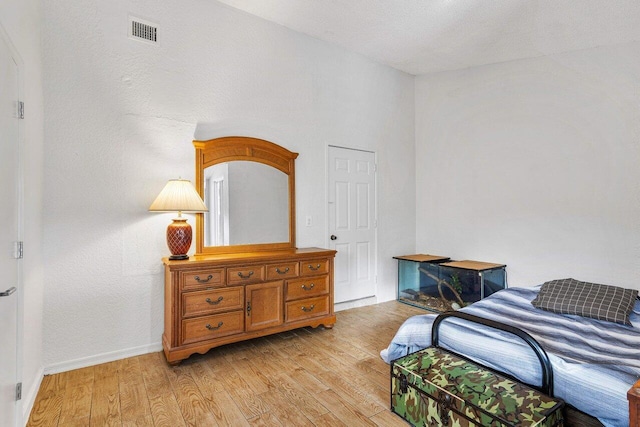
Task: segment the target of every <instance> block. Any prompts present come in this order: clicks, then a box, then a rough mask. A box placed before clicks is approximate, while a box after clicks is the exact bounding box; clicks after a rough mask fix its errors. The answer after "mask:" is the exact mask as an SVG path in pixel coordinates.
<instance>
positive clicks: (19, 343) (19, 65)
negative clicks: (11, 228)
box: [0, 21, 27, 426]
mask: <svg viewBox="0 0 640 427" xmlns="http://www.w3.org/2000/svg"><path fill="white" fill-rule="evenodd" d="M0 38H2V40H3V41H4V43H5V44H6V46H7V48H8V49H9V53H10V54H11V59H13V61H15V64H16V72H17V74H18V75H17V78H18V99H16V100H15V101H22V102H24V101H25V99H24V96H25V95H24V94H25V89H24V76H23V73H24V61H23V60H22V57H21V56H20V53H19V52H18V49H16V47H15V45H14V44H13V41H12V40H11V37H10V36H9V33H8V32H7V31H6V30H5V28H4V25H3V24H2V22H1V21H0ZM24 122H25V120H24V119H18V167H17V173H18V176H17V178H16V180H17V184H18V188H17V193H18V194H17V198H18V200H17V202H18V230H17V239H18V241H24V158H25V153H24V150H25V148H24V147H25V128H24V126H25V125H24ZM17 262H18V283H17V284H16V286H17V288H18V292H17V297H16V298H17V299H18V301H17V313H16V316H17V319H16V321H17V324H16V382H17V383H20V382H23V379H24V378H23V372H22V371H23V365H24V271H23V261H22V259H19V260H18V261H17ZM23 386H24V384H23ZM23 408H24V404H23V401H22V400H18V401H16V407H15V411H16V412H15V425H16V426H19V425H22V424H24V423H26V422H27V420H24V419H22V418H21V416H22V412H23Z"/></svg>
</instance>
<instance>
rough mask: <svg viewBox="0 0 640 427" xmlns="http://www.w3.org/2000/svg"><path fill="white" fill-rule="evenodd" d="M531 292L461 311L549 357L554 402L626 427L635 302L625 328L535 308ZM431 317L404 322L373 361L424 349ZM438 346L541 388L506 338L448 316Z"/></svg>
mask: <svg viewBox="0 0 640 427" xmlns="http://www.w3.org/2000/svg"><path fill="white" fill-rule="evenodd" d="M538 289H539V288H509V289H505V290H502V291H499V292H496V293H495V294H493V295H491V296H489V297H487V298H485V299H483V300H482V301H479V302H477V303H475V304H473V305H471V306H468V307H465V308H463V309H462V311H464V312H467V313H470V314H474V315H476V316H480V317H484V318H488V319H492V320H495V321H499V322H502V323H506V324H509V325H512V326H515V327H518V328H520V329H522V330H524V331H526V332H528V333H529V334H530V335H531V336H533V337H534V338H535V339H536V340H537V341H538V342H539V343H540V344H541V345H542V347H543V348H544V349H545V350H546V352H547V354H548V355H549V359H550V361H551V364H552V367H553V374H554V382H555V386H554V395H555V396H556V397H560V398H562V399H564V400H565V402H567V403H568V404H569V405H572V406H574V407H575V408H577V409H579V410H581V411H583V412H585V413H587V414H590V415H592V416H594V417H596V418H598V419H599V420H600V421H601V422H602V423H603V424H604V425H605V426H611V427H624V426H628V423H629V407H628V402H627V398H626V394H627V391H628V390H629V388H631V386H632V385H633V384H634V382H635V381H637V380H638V378H640V350H639V349H640V302H636V304H635V308H634V312H633V313H632V314H631V323H632V326H626V325H619V324H615V323H611V322H605V321H600V320H594V319H588V318H584V317H579V316H569V315H560V314H554V313H550V312H546V311H543V310H539V309H536V308H535V307H533V306H532V305H531V301H532V300H533V299H534V298H535V296H536V295H537V292H538ZM435 316H436V315H435V314H426V315H420V316H414V317H411V318H409V319H407V320H406V321H405V323H404V324H403V325H402V326H401V327H400V329H399V330H398V332H397V333H396V335H395V337H394V338H393V340H392V341H391V343H390V344H389V347H387V348H386V349H384V350H382V351H381V353H380V356H381V357H382V358H383V359H384V360H385V361H386V362H387V363H389V362H391V361H392V360H394V359H396V358H398V357H401V356H404V355H406V354H408V353H412V352H414V351H418V350H420V349H422V348H425V347H428V346H429V345H431V324H432V322H433V319H435ZM440 345H441V346H442V347H444V348H448V349H450V350H452V351H455V352H457V353H460V354H462V355H465V356H467V357H469V358H471V359H473V360H475V361H477V362H478V363H481V364H484V365H486V366H488V367H490V368H493V369H496V370H498V371H501V372H504V373H506V374H508V375H511V376H513V377H515V378H517V379H518V380H520V381H522V382H524V383H527V384H531V385H540V383H541V368H540V363H539V361H538V359H537V357H536V356H535V354H534V353H533V352H532V351H531V349H530V348H529V346H528V345H527V344H525V343H524V342H522V341H519V338H517V337H514V336H513V335H511V334H508V333H505V332H502V331H497V330H493V329H490V328H488V327H485V326H482V325H476V324H472V323H469V322H465V321H464V320H461V319H457V318H450V319H447V320H445V321H444V322H443V323H442V324H441V326H440Z"/></svg>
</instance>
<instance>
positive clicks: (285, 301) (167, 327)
mask: <svg viewBox="0 0 640 427" xmlns="http://www.w3.org/2000/svg"><path fill="white" fill-rule="evenodd" d="M335 253H336V252H335V251H334V250H328V249H319V248H305V249H291V250H287V251H273V252H243V253H235V254H219V255H209V254H208V255H199V256H192V257H190V258H189V259H188V260H184V261H171V260H169V259H168V258H163V263H164V269H165V285H164V301H165V311H164V334H163V336H162V346H163V348H164V354H165V356H166V358H167V361H168V362H169V363H171V364H176V363H178V362H180V361H181V360H183V359H185V358H187V357H189V356H190V355H191V354H194V353H205V352H207V351H208V350H210V349H212V348H214V347H218V346H220V345H224V344H229V343H233V342H238V341H244V340H247V339H251V338H256V337H261V336H265V335H270V334H275V333H278V332H282V331H287V330H291V329H296V328H302V327H306V326H310V327H314V328H315V327H318V326H320V325H323V326H324V327H325V328H331V327H333V325H334V323H335V321H336V317H335V313H334V311H333V260H334V257H335Z"/></svg>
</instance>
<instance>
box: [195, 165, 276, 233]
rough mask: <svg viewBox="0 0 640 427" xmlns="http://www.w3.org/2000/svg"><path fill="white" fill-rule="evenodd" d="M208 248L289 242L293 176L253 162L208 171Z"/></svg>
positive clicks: (205, 185)
mask: <svg viewBox="0 0 640 427" xmlns="http://www.w3.org/2000/svg"><path fill="white" fill-rule="evenodd" d="M203 195H204V202H205V204H206V205H207V207H208V208H209V212H207V213H205V214H204V246H232V245H245V244H256V243H273V242H287V241H288V240H289V214H288V212H289V177H288V175H287V174H285V173H284V172H282V171H280V170H278V169H275V168H273V167H271V166H267V165H265V164H262V163H258V162H252V161H233V162H224V163H218V164H215V165H213V166H209V167H207V168H205V169H204V193H203Z"/></svg>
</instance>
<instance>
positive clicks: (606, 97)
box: [416, 42, 640, 289]
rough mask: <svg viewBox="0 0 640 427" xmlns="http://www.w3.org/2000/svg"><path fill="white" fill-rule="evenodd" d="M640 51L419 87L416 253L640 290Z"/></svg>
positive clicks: (459, 74)
mask: <svg viewBox="0 0 640 427" xmlns="http://www.w3.org/2000/svg"><path fill="white" fill-rule="evenodd" d="M638 88H640V43H638V42H636V43H631V44H626V45H618V46H610V47H602V48H597V49H590V50H584V51H578V52H572V53H565V54H560V55H554V56H550V57H543V58H537V59H531V60H523V61H516V62H509V63H503V64H496V65H491V66H485V67H478V68H473V69H467V70H461V71H456V72H448V73H440V74H434V75H430V76H423V77H420V78H417V80H416V143H417V149H416V157H417V161H416V164H417V174H416V175H417V183H418V184H417V248H418V250H419V252H426V253H435V254H441V255H447V256H451V257H452V258H455V259H474V260H480V261H489V262H501V263H505V264H507V272H508V274H509V284H510V285H511V286H533V285H536V284H540V283H542V282H544V281H546V280H550V279H555V278H565V277H574V278H576V279H581V280H587V281H594V282H599V283H608V284H615V285H620V286H625V287H630V288H636V289H640V274H639V273H640V262H639V261H640V258H639V256H640V162H639V160H640V139H639V137H640V120H639V118H640V91H639V89H638Z"/></svg>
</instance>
